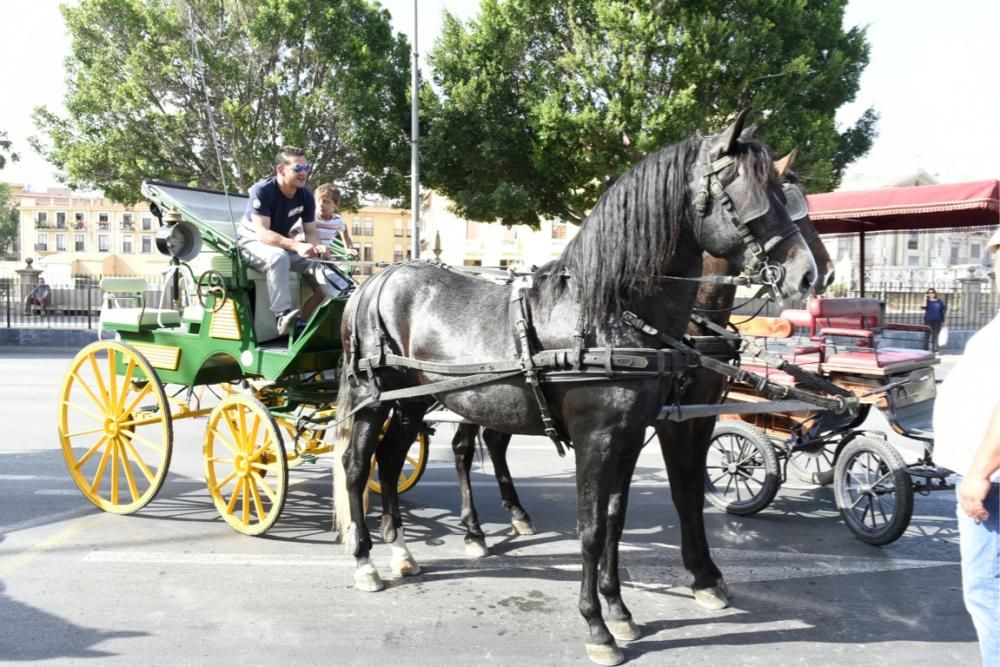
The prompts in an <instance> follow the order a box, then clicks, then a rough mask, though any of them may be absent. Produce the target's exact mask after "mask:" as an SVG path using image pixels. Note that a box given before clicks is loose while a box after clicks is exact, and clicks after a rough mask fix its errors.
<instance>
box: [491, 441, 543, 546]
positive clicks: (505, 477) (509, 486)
mask: <svg viewBox="0 0 1000 667" xmlns="http://www.w3.org/2000/svg"><path fill="white" fill-rule="evenodd" d="M510 438H511V436H510V434H509V433H500V432H499V431H493V430H491V429H488V428H487V429H483V442H485V443H486V449H487V451H489V453H490V460H491V461H493V472H494V474H495V475H496V478H497V485H499V487H500V505H501V507H503V508H504V509H505V510H507V511H508V512H510V524H511V526H513V527H514V532H516V533H517V534H518V535H534V534H535V527H534V526H533V525H532V524H531V517H530V516H528V513H527V512H526V511H525V510H524V508H523V507H522V506H521V499H520V498H518V497H517V489H515V488H514V478H513V477H512V476H511V474H510V468H509V467H508V466H507V448H508V447H509V446H510Z"/></svg>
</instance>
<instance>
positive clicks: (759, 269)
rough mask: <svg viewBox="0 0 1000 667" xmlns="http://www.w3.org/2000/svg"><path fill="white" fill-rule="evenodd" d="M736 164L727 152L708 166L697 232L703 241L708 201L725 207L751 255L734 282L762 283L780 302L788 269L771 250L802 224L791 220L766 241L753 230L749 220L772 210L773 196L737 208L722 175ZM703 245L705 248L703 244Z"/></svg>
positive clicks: (698, 202)
mask: <svg viewBox="0 0 1000 667" xmlns="http://www.w3.org/2000/svg"><path fill="white" fill-rule="evenodd" d="M734 163H735V159H734V158H733V156H731V155H724V156H722V157H721V158H719V159H717V160H715V161H714V162H712V163H711V164H706V165H705V167H704V169H703V172H702V177H701V180H700V182H699V184H698V192H697V194H696V195H695V201H694V207H695V213H696V214H697V218H696V221H695V235H696V236H697V238H698V241H699V243H701V240H702V234H703V228H704V224H705V215H706V213H707V211H708V203H709V202H710V201H712V200H714V201H715V202H716V203H717V205H718V206H719V207H720V208H721V209H722V211H723V216H724V217H726V218H727V219H728V220H729V222H730V223H731V224H732V225H733V227H734V228H735V229H736V233H737V234H738V235H739V237H740V240H741V241H742V242H743V244H744V246H745V247H746V249H747V250H748V251H749V252H750V254H751V259H750V261H749V262H746V263H745V264H744V266H743V270H742V271H740V273H739V275H738V276H736V280H735V281H733V282H734V283H735V284H743V285H761V286H763V287H764V288H765V289H766V290H767V291H769V292H770V293H771V294H772V296H773V298H774V300H775V301H777V302H778V303H780V302H781V288H780V285H781V282H782V280H784V277H785V269H784V267H783V266H781V265H780V264H778V263H776V262H773V261H772V260H771V257H770V252H771V251H772V250H773V249H774V248H775V247H776V246H777V245H778V244H780V243H781V242H782V241H784V240H785V239H787V238H790V237H791V236H794V235H795V234H798V233H800V230H799V227H798V225H796V224H794V223H793V222H792V221H791V220H789V223H788V225H787V226H783V227H782V228H780V229H778V230H777V231H776V233H775V234H774V235H773V236H771V237H770V238H768V239H766V240H765V241H764V242H763V243H761V241H759V240H758V239H757V237H756V236H754V233H753V232H752V231H751V230H750V226H749V223H750V222H751V221H753V220H756V219H757V218H759V217H761V216H763V215H764V214H765V213H767V212H768V210H770V207H771V203H770V196H767V197H765V198H764V199H761V198H759V197H754V198H752V199H753V201H751V202H748V203H747V205H745V206H744V207H743V210H742V211H739V210H737V206H736V204H735V202H734V201H733V197H732V195H731V194H730V193H729V191H728V190H727V189H726V186H725V185H723V184H722V179H721V178H719V174H720V173H721V172H722V170H723V169H725V168H726V167H729V166H731V165H733V164H734ZM702 247H704V244H703V243H702ZM695 280H701V279H695ZM713 282H717V281H713Z"/></svg>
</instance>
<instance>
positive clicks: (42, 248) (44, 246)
mask: <svg viewBox="0 0 1000 667" xmlns="http://www.w3.org/2000/svg"><path fill="white" fill-rule="evenodd" d="M48 251H49V244H48V243H36V244H35V252H48Z"/></svg>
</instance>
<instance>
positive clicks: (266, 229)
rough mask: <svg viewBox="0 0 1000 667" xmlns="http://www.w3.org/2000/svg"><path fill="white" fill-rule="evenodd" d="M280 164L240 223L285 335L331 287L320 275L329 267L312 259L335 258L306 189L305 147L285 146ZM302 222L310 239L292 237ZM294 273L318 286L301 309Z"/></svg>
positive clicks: (256, 188)
mask: <svg viewBox="0 0 1000 667" xmlns="http://www.w3.org/2000/svg"><path fill="white" fill-rule="evenodd" d="M276 162H277V166H276V168H275V175H274V176H269V177H268V178H265V179H264V180H262V181H259V182H257V183H255V184H254V185H253V187H251V188H250V192H249V202H248V203H247V210H246V213H245V214H244V216H243V218H242V219H241V220H240V222H239V224H238V225H237V237H238V242H239V246H240V248H241V249H242V250H243V252H244V254H245V255H246V257H247V261H248V262H249V264H250V266H252V267H253V268H255V269H257V270H258V271H261V272H263V273H265V274H267V293H268V296H269V298H270V304H271V312H273V313H274V316H275V317H276V318H277V320H278V334H279V335H282V336H284V335H286V334H288V332H289V331H291V330H292V327H293V326H294V325H295V322H296V320H298V319H299V316H300V314H301V316H302V318H303V319H304V320H307V319H308V318H309V316H310V315H311V314H312V311H313V310H315V309H316V307H317V306H318V305H319V304H320V303H321V302H322V301H323V299H324V298H325V297H326V296H327V293H326V291H327V290H324V289H321V287H320V280H321V278H318V277H317V275H315V274H316V273H317V272H319V271H321V270H322V267H323V265H322V264H320V263H319V262H314V261H311V260H312V259H313V258H318V259H329V258H330V251H329V250H328V249H327V248H326V246H324V245H322V244H321V243H320V240H319V235H318V234H317V233H316V225H315V222H314V220H315V217H316V201H315V199H314V198H313V194H312V192H310V190H309V188H307V187H306V181H308V180H309V172H311V171H312V165H310V164H309V163H307V162H306V158H305V155H304V153H303V151H302V149H300V148H295V147H292V146H285V147H283V148H282V149H281V150H279V151H278V157H277V160H276ZM299 221H301V223H302V229H303V231H304V235H305V240H304V241H297V240H295V239H294V238H292V236H291V233H292V232H291V230H292V227H293V226H294V225H295V224H296V223H297V222H299ZM289 271H295V272H296V273H300V274H302V277H303V278H304V279H305V280H306V281H307V282H308V283H309V286H310V287H312V289H313V294H312V296H311V297H310V298H309V300H308V301H307V302H306V303H304V304H302V310H301V313H300V311H299V310H293V309H292V295H291V291H290V289H289V285H288V272H289ZM325 282H326V281H325V280H323V283H325Z"/></svg>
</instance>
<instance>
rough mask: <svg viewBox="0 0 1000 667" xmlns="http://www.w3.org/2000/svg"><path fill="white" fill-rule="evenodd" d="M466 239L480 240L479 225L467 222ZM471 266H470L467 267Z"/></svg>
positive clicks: (470, 221)
mask: <svg viewBox="0 0 1000 667" xmlns="http://www.w3.org/2000/svg"><path fill="white" fill-rule="evenodd" d="M465 238H466V239H468V240H469V241H477V240H479V223H478V222H473V221H472V220H467V221H466V222H465ZM467 266H469V265H467Z"/></svg>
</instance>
